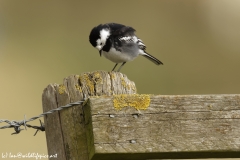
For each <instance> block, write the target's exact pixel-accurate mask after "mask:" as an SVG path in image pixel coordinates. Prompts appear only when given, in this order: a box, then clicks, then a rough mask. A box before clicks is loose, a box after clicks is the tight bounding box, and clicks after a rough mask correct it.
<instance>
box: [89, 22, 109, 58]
mask: <svg viewBox="0 0 240 160" xmlns="http://www.w3.org/2000/svg"><path fill="white" fill-rule="evenodd" d="M109 36H110V29H109V27H108V26H107V25H102V24H100V25H98V26H96V27H94V28H93V29H92V31H91V33H90V35H89V41H90V43H91V44H92V46H93V47H95V48H96V49H97V50H98V51H99V53H100V56H101V51H102V49H103V47H104V46H105V44H106V42H107V39H108V37H109Z"/></svg>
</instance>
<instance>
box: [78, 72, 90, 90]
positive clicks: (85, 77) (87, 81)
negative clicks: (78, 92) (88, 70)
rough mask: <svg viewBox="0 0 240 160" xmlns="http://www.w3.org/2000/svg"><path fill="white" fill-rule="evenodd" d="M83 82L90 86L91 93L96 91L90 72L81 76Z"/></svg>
mask: <svg viewBox="0 0 240 160" xmlns="http://www.w3.org/2000/svg"><path fill="white" fill-rule="evenodd" d="M79 79H80V81H81V82H85V84H86V85H87V86H88V88H89V90H90V92H91V93H94V83H93V81H92V80H91V79H90V77H89V75H88V74H83V75H81V76H80V77H79Z"/></svg>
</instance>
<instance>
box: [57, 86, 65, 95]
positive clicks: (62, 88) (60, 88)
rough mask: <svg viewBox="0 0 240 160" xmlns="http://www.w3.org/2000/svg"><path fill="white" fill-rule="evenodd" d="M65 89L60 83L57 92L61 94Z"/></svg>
mask: <svg viewBox="0 0 240 160" xmlns="http://www.w3.org/2000/svg"><path fill="white" fill-rule="evenodd" d="M65 90H66V87H65V86H64V85H63V84H60V85H59V87H58V93H59V94H63V93H64V92H65Z"/></svg>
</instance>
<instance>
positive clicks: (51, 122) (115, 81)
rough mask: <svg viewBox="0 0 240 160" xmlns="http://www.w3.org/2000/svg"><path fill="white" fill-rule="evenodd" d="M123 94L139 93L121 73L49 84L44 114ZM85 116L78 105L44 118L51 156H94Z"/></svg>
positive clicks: (101, 73) (100, 73)
mask: <svg viewBox="0 0 240 160" xmlns="http://www.w3.org/2000/svg"><path fill="white" fill-rule="evenodd" d="M113 75H114V76H113ZM116 77H120V78H116ZM120 91H121V93H125V94H133V93H136V87H135V84H134V82H131V81H130V80H128V78H127V77H126V76H125V75H123V74H122V73H115V72H104V71H95V72H89V73H83V74H81V75H80V76H79V75H72V76H69V77H67V78H65V79H64V81H63V84H61V85H59V84H50V85H48V86H47V87H46V88H45V89H44V92H43V95H42V102H43V111H44V112H46V111H49V110H51V109H54V108H58V107H60V106H63V105H66V104H68V103H71V102H76V101H80V100H84V99H87V98H88V97H89V96H102V95H108V96H109V95H113V94H116V93H120ZM84 116H85V113H84V112H83V110H82V105H78V106H74V107H71V108H68V109H64V110H62V111H60V112H55V113H53V114H50V115H47V116H46V117H44V122H45V127H46V138H47V145H48V153H49V155H51V154H57V155H58V159H60V160H65V159H79V160H87V159H89V157H90V156H89V153H90V152H91V153H94V151H93V150H91V149H92V148H91V147H89V146H91V145H90V144H93V142H91V139H92V137H91V135H90V134H86V132H87V127H88V126H86V122H85V121H84ZM89 129H91V128H89ZM90 142H91V143H90ZM88 143H89V144H88Z"/></svg>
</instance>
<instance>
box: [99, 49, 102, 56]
mask: <svg viewBox="0 0 240 160" xmlns="http://www.w3.org/2000/svg"><path fill="white" fill-rule="evenodd" d="M99 54H100V57H101V56H102V49H101V50H100V51H99Z"/></svg>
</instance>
